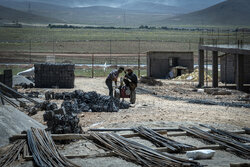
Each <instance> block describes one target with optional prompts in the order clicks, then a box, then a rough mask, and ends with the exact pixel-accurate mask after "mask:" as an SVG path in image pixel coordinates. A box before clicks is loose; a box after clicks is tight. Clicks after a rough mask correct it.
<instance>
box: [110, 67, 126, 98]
mask: <svg viewBox="0 0 250 167" xmlns="http://www.w3.org/2000/svg"><path fill="white" fill-rule="evenodd" d="M123 71H124V68H123V67H120V68H119V69H118V70H116V69H115V70H113V71H111V72H110V73H109V75H108V77H107V79H106V85H107V87H108V89H109V96H111V97H113V95H114V94H113V86H112V82H113V81H114V82H115V84H116V85H117V80H118V77H119V74H121V73H122V72H123Z"/></svg>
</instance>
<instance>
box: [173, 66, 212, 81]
mask: <svg viewBox="0 0 250 167" xmlns="http://www.w3.org/2000/svg"><path fill="white" fill-rule="evenodd" d="M204 78H205V80H207V81H208V82H212V80H213V79H212V76H211V75H210V74H206V72H204ZM173 80H176V81H193V82H197V81H199V69H196V70H194V72H192V73H187V74H183V75H181V76H179V77H176V78H174V79H173Z"/></svg>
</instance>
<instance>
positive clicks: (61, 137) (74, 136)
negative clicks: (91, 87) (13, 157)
mask: <svg viewBox="0 0 250 167" xmlns="http://www.w3.org/2000/svg"><path fill="white" fill-rule="evenodd" d="M208 132H211V131H208ZM158 133H160V134H162V135H164V134H167V136H168V137H177V136H187V135H188V133H187V132H179V133H167V131H159V132H158ZM231 133H235V134H246V131H245V130H238V131H231ZM121 136H123V137H126V138H132V137H138V136H140V135H139V134H138V133H132V134H125V135H121ZM51 137H52V139H53V140H81V139H84V138H86V139H92V138H91V136H90V135H89V134H52V135H51ZM26 138H27V135H26V134H20V135H13V136H12V137H10V138H9V140H10V141H11V142H13V141H16V140H18V139H26Z"/></svg>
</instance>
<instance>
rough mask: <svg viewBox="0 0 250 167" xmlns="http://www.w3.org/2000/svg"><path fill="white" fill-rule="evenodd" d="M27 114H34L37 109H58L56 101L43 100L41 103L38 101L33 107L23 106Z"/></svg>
mask: <svg viewBox="0 0 250 167" xmlns="http://www.w3.org/2000/svg"><path fill="white" fill-rule="evenodd" d="M23 107H24V108H25V109H26V110H27V112H28V114H29V115H35V114H37V112H38V111H48V110H55V109H58V107H57V104H56V103H51V102H49V101H44V102H43V103H38V104H36V105H35V106H33V107H28V106H23Z"/></svg>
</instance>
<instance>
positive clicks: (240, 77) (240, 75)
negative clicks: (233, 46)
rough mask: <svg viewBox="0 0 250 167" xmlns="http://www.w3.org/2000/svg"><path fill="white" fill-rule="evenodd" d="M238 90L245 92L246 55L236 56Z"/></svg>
mask: <svg viewBox="0 0 250 167" xmlns="http://www.w3.org/2000/svg"><path fill="white" fill-rule="evenodd" d="M235 80H236V88H237V89H238V90H243V87H244V86H243V85H244V55H236V79H235Z"/></svg>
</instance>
